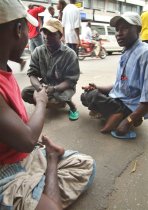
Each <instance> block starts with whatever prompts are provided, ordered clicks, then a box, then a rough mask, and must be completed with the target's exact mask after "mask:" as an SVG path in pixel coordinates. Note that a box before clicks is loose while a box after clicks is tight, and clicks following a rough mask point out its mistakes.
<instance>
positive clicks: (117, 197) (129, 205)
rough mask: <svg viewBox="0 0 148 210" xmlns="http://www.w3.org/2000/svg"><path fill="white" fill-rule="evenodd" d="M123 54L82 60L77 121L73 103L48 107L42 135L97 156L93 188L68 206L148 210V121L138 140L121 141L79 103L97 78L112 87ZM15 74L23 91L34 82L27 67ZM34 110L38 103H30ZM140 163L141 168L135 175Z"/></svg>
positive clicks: (76, 209) (74, 208) (71, 209)
mask: <svg viewBox="0 0 148 210" xmlns="http://www.w3.org/2000/svg"><path fill="white" fill-rule="evenodd" d="M119 57H120V55H112V56H108V57H107V58H106V59H104V60H101V59H98V60H96V59H92V58H88V59H86V60H84V61H81V62H80V67H81V76H80V80H79V82H78V86H77V93H76V95H75V96H74V98H73V99H74V102H75V103H76V104H77V107H78V110H79V112H80V119H79V120H78V121H74V122H71V121H69V119H68V117H67V114H68V107H67V108H65V109H61V110H58V111H49V110H47V116H46V120H45V126H44V129H43V134H46V135H47V136H49V137H50V139H52V140H53V141H54V142H56V143H58V144H60V145H62V146H63V147H64V148H65V149H73V150H78V151H80V152H82V153H86V154H89V155H91V156H93V158H94V159H95V160H96V165H97V168H96V178H95V181H94V183H93V186H92V187H91V188H90V189H89V190H88V191H87V192H86V193H85V194H84V195H83V196H81V198H80V199H79V200H78V201H77V202H76V203H75V204H74V205H73V206H71V207H69V209H68V210H104V209H107V210H114V209H116V210H147V209H148V199H147V197H148V184H147V178H148V167H147V165H148V133H147V126H148V121H145V122H144V123H143V124H142V126H141V127H139V128H137V129H136V132H137V139H136V140H131V141H121V140H118V139H115V138H113V137H111V136H110V135H103V134H101V133H100V132H99V129H100V128H101V124H102V122H100V121H99V120H96V119H92V118H90V117H89V116H88V110H87V108H86V107H83V106H82V104H81V102H80V95H81V93H82V90H81V86H83V85H86V84H88V83H89V82H94V83H96V84H98V85H109V84H112V83H113V82H114V80H115V74H116V68H117V63H118V60H119ZM11 65H12V66H13V67H15V76H16V78H17V80H18V82H19V85H20V87H21V89H22V88H23V87H25V86H27V85H29V80H28V78H27V76H26V69H27V65H28V64H27V65H26V68H25V70H24V71H23V72H21V73H20V72H19V66H18V65H15V64H11ZM25 106H26V108H27V111H28V113H29V114H31V113H32V111H33V109H34V108H33V106H32V105H28V104H25ZM135 161H137V162H136V163H137V164H136V168H135V169H136V171H135V172H134V173H131V171H132V168H133V167H134V164H135Z"/></svg>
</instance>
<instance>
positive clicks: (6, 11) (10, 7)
mask: <svg viewBox="0 0 148 210" xmlns="http://www.w3.org/2000/svg"><path fill="white" fill-rule="evenodd" d="M20 18H26V19H27V20H28V21H29V22H30V23H31V24H32V25H34V26H35V27H37V26H38V21H37V19H35V18H34V17H33V16H32V15H30V14H29V13H28V12H27V10H26V8H25V6H24V4H23V3H22V1H20V0H0V24H3V23H7V22H10V21H12V20H16V19H20Z"/></svg>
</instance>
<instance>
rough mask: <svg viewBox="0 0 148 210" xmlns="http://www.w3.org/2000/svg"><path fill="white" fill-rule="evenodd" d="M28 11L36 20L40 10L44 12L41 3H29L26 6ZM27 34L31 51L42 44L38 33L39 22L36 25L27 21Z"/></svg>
mask: <svg viewBox="0 0 148 210" xmlns="http://www.w3.org/2000/svg"><path fill="white" fill-rule="evenodd" d="M28 8H29V9H28V13H29V14H30V15H32V16H33V17H34V18H36V19H37V20H38V15H39V13H41V12H44V10H45V7H43V6H41V5H35V4H30V5H29V6H28ZM28 29H29V31H28V36H29V49H30V51H31V52H33V51H34V49H35V48H36V47H38V46H40V45H42V44H43V39H42V36H41V34H40V24H39V25H38V27H35V26H33V25H32V24H31V23H29V22H28Z"/></svg>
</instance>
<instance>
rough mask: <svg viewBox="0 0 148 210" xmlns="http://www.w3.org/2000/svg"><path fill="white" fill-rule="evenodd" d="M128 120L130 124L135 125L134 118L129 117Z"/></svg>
mask: <svg viewBox="0 0 148 210" xmlns="http://www.w3.org/2000/svg"><path fill="white" fill-rule="evenodd" d="M126 119H127V121H128V122H129V123H131V124H132V123H133V120H132V118H131V117H130V116H128V117H127V118H126Z"/></svg>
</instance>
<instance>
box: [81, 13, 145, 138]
mask: <svg viewBox="0 0 148 210" xmlns="http://www.w3.org/2000/svg"><path fill="white" fill-rule="evenodd" d="M110 25H111V26H113V27H115V28H116V39H117V42H118V44H119V45H120V46H122V47H125V50H124V52H123V55H122V56H121V59H120V62H119V66H118V70H117V77H116V81H115V84H114V85H113V86H110V87H97V86H96V85H94V84H89V86H88V87H84V90H85V92H84V93H83V94H82V95H81V100H82V103H83V105H84V106H87V107H88V109H89V110H91V111H94V112H97V113H100V114H101V115H102V116H103V117H105V118H106V119H107V121H106V124H105V125H104V127H103V128H102V129H101V132H102V133H107V132H110V131H111V130H116V133H117V134H119V135H124V134H126V133H128V131H129V130H130V128H131V127H132V126H138V125H139V124H141V122H142V117H143V116H144V117H145V118H147V117H148V115H147V113H148V85H147V82H148V45H147V44H145V43H142V42H141V41H140V40H139V33H140V30H141V19H140V16H139V15H138V14H137V13H134V12H127V13H125V14H123V15H121V16H115V17H113V18H112V19H111V21H110Z"/></svg>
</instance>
